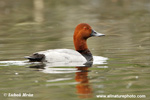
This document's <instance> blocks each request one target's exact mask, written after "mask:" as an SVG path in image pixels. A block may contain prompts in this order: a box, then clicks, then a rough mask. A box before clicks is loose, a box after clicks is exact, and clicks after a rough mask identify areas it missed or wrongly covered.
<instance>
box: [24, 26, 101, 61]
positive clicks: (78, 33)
mask: <svg viewBox="0 0 150 100" xmlns="http://www.w3.org/2000/svg"><path fill="white" fill-rule="evenodd" d="M92 36H96V37H100V36H104V34H101V33H98V32H96V31H95V30H93V29H92V28H91V26H90V25H89V24H87V23H80V24H79V25H77V26H76V28H75V31H74V36H73V40H74V46H75V50H72V49H51V50H46V51H40V52H36V53H33V54H32V55H31V56H27V57H25V58H27V59H29V61H30V62H89V61H90V62H92V61H93V56H92V53H91V52H90V50H89V49H88V46H87V43H86V40H87V39H88V38H89V37H92Z"/></svg>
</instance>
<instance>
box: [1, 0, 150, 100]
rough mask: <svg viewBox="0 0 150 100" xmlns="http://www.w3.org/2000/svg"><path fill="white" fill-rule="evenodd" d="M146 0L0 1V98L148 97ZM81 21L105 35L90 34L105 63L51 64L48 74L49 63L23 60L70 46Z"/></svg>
mask: <svg viewBox="0 0 150 100" xmlns="http://www.w3.org/2000/svg"><path fill="white" fill-rule="evenodd" d="M149 5H150V1H149V0H132V1H131V0H92V1H91V0H86V1H85V0H76V1H73V0H69V1H66V0H59V1H56V0H48V1H44V0H24V1H18V0H1V1H0V61H6V62H3V63H1V64H0V75H1V77H0V83H1V84H0V93H1V95H0V98H1V100H17V99H18V100H26V99H30V100H49V99H50V100H60V98H61V100H69V99H70V100H80V99H83V98H87V99H89V100H97V99H104V98H98V97H97V95H109V94H114V95H117V94H118V95H126V94H129V95H145V96H146V98H142V100H143V99H147V100H148V99H150V97H149V93H150V85H149V84H150V77H149V76H150V73H149V72H150V28H149V27H150V20H149V18H150V6H149ZM81 22H85V23H88V24H90V25H91V26H92V27H93V29H95V30H96V31H98V32H101V33H104V34H105V35H106V36H105V37H100V38H90V39H88V46H89V49H90V50H91V52H92V54H93V55H95V56H102V57H106V58H108V60H107V61H106V62H105V63H102V64H94V65H92V66H87V67H81V66H76V65H74V66H51V67H50V68H48V71H46V72H47V73H46V72H44V70H43V69H46V68H47V67H45V66H43V67H42V68H41V67H40V68H37V67H34V68H29V67H30V66H34V65H35V64H31V63H25V62H24V61H25V59H24V56H27V55H30V54H32V53H34V52H37V51H42V50H47V49H57V48H60V49H61V48H68V49H74V46H73V40H72V39H73V38H72V36H73V32H74V28H75V26H76V25H77V24H79V23H81ZM11 61H13V63H12V62H11ZM14 62H16V63H14ZM48 72H49V73H48ZM4 93H6V94H8V93H30V94H33V97H8V96H7V95H6V96H5V95H4ZM105 99H106V100H107V99H108V98H105ZM119 99H120V100H122V99H123V98H119ZM132 99H134V100H136V99H138V98H132Z"/></svg>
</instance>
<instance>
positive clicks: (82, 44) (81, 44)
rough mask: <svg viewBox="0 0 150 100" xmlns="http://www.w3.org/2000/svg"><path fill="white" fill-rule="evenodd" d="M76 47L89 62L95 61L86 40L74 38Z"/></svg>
mask: <svg viewBox="0 0 150 100" xmlns="http://www.w3.org/2000/svg"><path fill="white" fill-rule="evenodd" d="M74 46H75V49H76V51H78V52H79V53H80V54H81V55H82V56H84V57H85V58H86V60H87V61H93V56H92V53H91V52H90V50H89V49H88V47H87V43H86V39H81V38H74Z"/></svg>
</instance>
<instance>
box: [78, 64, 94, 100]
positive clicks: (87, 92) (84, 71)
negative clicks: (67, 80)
mask: <svg viewBox="0 0 150 100" xmlns="http://www.w3.org/2000/svg"><path fill="white" fill-rule="evenodd" d="M76 68H77V69H78V70H80V72H76V77H75V80H76V81H77V82H80V83H79V84H77V86H76V88H77V93H78V94H79V95H80V96H79V97H80V98H91V97H92V87H91V86H90V84H89V80H88V68H89V67H76Z"/></svg>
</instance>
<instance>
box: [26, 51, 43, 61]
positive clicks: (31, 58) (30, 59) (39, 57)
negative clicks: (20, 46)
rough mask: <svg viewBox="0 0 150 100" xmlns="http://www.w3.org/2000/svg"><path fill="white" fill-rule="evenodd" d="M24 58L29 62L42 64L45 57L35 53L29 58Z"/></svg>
mask: <svg viewBox="0 0 150 100" xmlns="http://www.w3.org/2000/svg"><path fill="white" fill-rule="evenodd" d="M25 58H27V59H29V61H30V62H36V61H37V62H43V61H44V60H45V55H44V54H38V53H35V54H33V55H31V56H25Z"/></svg>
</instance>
